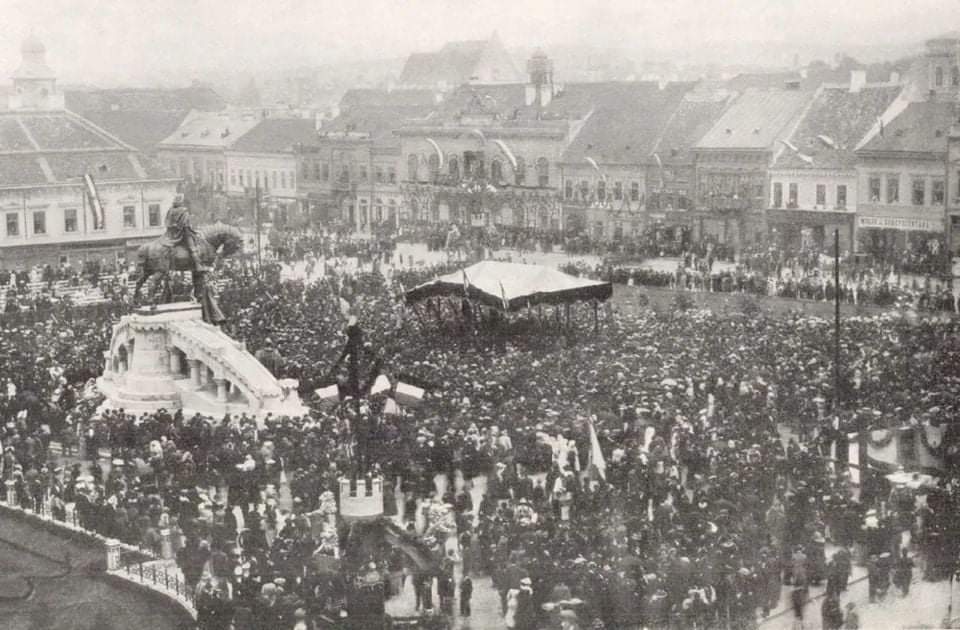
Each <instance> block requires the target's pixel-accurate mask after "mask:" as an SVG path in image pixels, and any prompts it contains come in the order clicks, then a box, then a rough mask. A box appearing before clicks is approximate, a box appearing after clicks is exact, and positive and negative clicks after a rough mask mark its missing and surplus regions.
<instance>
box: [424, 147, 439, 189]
mask: <svg viewBox="0 0 960 630" xmlns="http://www.w3.org/2000/svg"><path fill="white" fill-rule="evenodd" d="M427 168H429V169H430V181H431V182H435V181H437V177H438V176H439V175H440V156H439V155H437V154H436V153H432V154H431V155H430V157H429V158H428V159H427Z"/></svg>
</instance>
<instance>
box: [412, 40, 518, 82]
mask: <svg viewBox="0 0 960 630" xmlns="http://www.w3.org/2000/svg"><path fill="white" fill-rule="evenodd" d="M521 81H523V75H521V74H520V72H519V71H518V70H517V67H516V65H515V64H514V63H513V59H511V57H510V53H508V52H507V50H506V48H504V46H503V43H502V42H501V41H500V37H499V36H498V35H497V34H496V33H494V34H493V35H492V36H491V37H490V39H487V40H476V41H464V42H449V43H447V44H445V45H444V46H443V48H441V49H440V50H438V51H435V52H429V53H414V54H412V55H410V57H408V58H407V61H406V63H405V64H404V66H403V71H402V72H401V73H400V81H399V84H400V85H401V86H402V87H404V88H420V89H428V90H439V91H442V92H445V91H448V90H453V89H456V88H459V87H460V86H461V85H464V84H467V83H476V84H483V85H489V84H491V83H519V82H521Z"/></svg>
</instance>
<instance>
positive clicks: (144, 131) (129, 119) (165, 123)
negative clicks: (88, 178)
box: [82, 110, 189, 153]
mask: <svg viewBox="0 0 960 630" xmlns="http://www.w3.org/2000/svg"><path fill="white" fill-rule="evenodd" d="M188 113H189V112H186V111H147V110H136V111H127V110H119V111H110V110H91V111H86V112H82V115H83V117H84V118H86V119H87V120H90V121H91V122H93V123H94V124H96V125H97V126H99V127H101V128H102V129H105V130H106V131H108V132H110V133H111V134H113V135H115V136H116V137H118V138H120V139H121V140H123V141H124V142H126V143H127V144H129V145H131V146H133V147H134V148H136V149H137V150H138V151H141V152H144V153H151V152H153V151H155V150H156V148H157V145H158V144H159V143H160V142H161V141H162V140H163V139H164V138H166V137H168V136H169V135H170V134H172V133H173V132H174V131H176V130H177V127H179V126H180V123H182V122H183V120H184V119H185V118H186V117H187V114H188Z"/></svg>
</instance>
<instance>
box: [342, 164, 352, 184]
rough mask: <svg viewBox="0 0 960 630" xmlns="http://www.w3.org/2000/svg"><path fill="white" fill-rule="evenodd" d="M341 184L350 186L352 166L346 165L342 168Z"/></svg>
mask: <svg viewBox="0 0 960 630" xmlns="http://www.w3.org/2000/svg"><path fill="white" fill-rule="evenodd" d="M340 183H341V184H348V183H350V166H348V165H347V164H344V165H343V166H341V167H340Z"/></svg>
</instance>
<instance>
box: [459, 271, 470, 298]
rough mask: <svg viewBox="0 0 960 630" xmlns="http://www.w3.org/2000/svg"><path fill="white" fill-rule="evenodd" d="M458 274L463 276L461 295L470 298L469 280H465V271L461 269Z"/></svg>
mask: <svg viewBox="0 0 960 630" xmlns="http://www.w3.org/2000/svg"><path fill="white" fill-rule="evenodd" d="M460 272H461V273H462V274H463V294H464V295H465V296H467V297H470V279H469V278H467V270H466V269H461V270H460Z"/></svg>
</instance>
